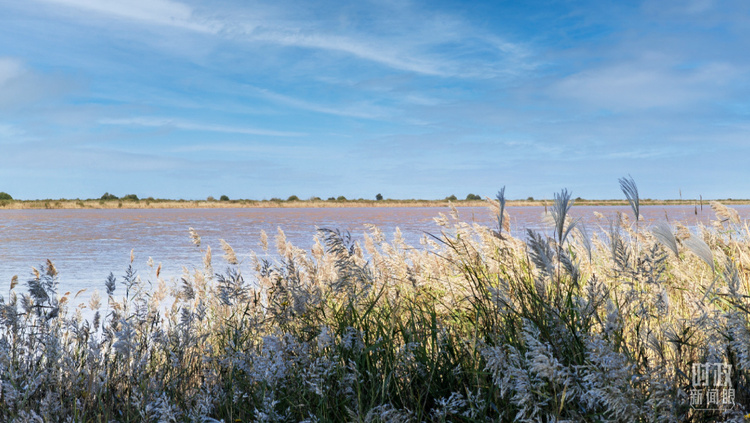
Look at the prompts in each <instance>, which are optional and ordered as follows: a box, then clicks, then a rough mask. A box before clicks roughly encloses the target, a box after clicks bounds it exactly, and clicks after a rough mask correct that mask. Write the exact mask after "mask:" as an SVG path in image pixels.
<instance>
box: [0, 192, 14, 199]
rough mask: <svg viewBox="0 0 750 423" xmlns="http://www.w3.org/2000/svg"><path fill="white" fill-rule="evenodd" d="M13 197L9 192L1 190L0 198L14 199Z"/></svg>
mask: <svg viewBox="0 0 750 423" xmlns="http://www.w3.org/2000/svg"><path fill="white" fill-rule="evenodd" d="M12 199H13V197H11V196H10V194H8V193H7V192H0V200H12Z"/></svg>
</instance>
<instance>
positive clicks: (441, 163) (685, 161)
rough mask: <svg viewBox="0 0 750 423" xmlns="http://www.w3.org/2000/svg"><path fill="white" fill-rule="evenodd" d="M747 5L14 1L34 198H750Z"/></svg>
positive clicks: (22, 155) (21, 153)
mask: <svg viewBox="0 0 750 423" xmlns="http://www.w3.org/2000/svg"><path fill="white" fill-rule="evenodd" d="M749 51H750V3H749V2H746V1H744V0H738V1H732V0H726V1H711V0H679V1H678V0H646V1H641V2H638V1H624V2H623V1H608V0H595V1H575V2H573V1H553V0H552V1H527V2H518V1H503V0H499V1H477V2H463V1H424V2H418V1H401V0H398V1H394V0H383V1H379V0H376V1H369V0H358V1H351V2H345V1H330V2H329V1H312V2H311V1H288V0H280V1H268V2H258V1H254V0H237V1H232V0H217V1H205V0H204V1H192V0H184V1H177V0H26V1H12V0H11V1H0V191H4V192H7V193H9V194H11V195H12V196H13V197H14V198H17V199H42V198H99V197H100V196H101V195H102V194H104V193H105V192H109V193H113V194H115V195H118V196H123V195H126V194H136V195H138V196H139V197H141V198H145V197H156V198H184V199H204V198H206V197H208V196H214V197H216V198H218V197H219V196H220V195H227V196H229V197H230V198H233V199H235V198H249V199H258V200H261V199H270V198H273V197H278V198H287V197H288V196H291V195H297V196H298V197H300V198H303V199H304V198H309V197H312V196H318V197H322V198H328V197H331V196H333V197H338V196H339V195H344V196H346V197H347V198H374V197H375V195H376V194H378V193H381V194H382V195H383V196H384V197H386V198H424V199H442V198H444V197H447V196H450V195H456V196H457V197H459V198H463V197H465V196H466V195H467V194H469V193H475V194H479V195H482V196H490V197H491V196H493V195H494V194H495V193H496V192H497V191H498V190H499V189H500V188H501V187H503V186H506V195H507V196H508V197H509V198H527V197H529V196H532V197H535V198H551V197H552V195H553V193H555V192H559V191H560V190H561V189H563V188H567V189H569V190H570V191H572V193H573V196H574V197H583V198H592V199H594V198H596V199H607V198H623V194H622V193H621V192H620V189H619V185H618V178H620V177H624V176H627V175H631V176H632V177H633V178H634V180H635V181H636V183H637V184H638V188H639V191H640V195H641V197H642V198H655V199H656V198H662V199H664V198H680V196H682V197H683V198H698V197H699V196H702V197H703V198H750V163H748V161H749V159H750V139H749V136H748V135H750V54H748V52H749Z"/></svg>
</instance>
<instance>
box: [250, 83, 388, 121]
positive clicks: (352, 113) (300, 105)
mask: <svg viewBox="0 0 750 423" xmlns="http://www.w3.org/2000/svg"><path fill="white" fill-rule="evenodd" d="M247 88H250V90H251V91H253V92H255V93H257V94H259V95H260V96H262V97H264V98H267V99H268V100H271V101H273V102H276V103H279V104H283V105H287V106H291V107H294V108H297V109H302V110H309V111H312V112H317V113H324V114H330V115H336V116H348V117H356V118H364V119H379V118H383V117H385V116H388V115H390V114H392V112H391V111H390V110H388V109H385V108H382V107H377V106H373V105H370V104H358V105H350V106H348V107H346V108H335V107H328V106H324V105H321V104H317V103H313V102H311V101H306V100H301V99H298V98H294V97H290V96H287V95H284V94H279V93H276V92H273V91H270V90H267V89H264V88H257V87H251V86H247Z"/></svg>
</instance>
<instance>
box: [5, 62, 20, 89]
mask: <svg viewBox="0 0 750 423" xmlns="http://www.w3.org/2000/svg"><path fill="white" fill-rule="evenodd" d="M22 74H23V66H22V65H21V62H20V61H19V60H17V59H13V58H10V57H0V87H3V86H4V85H6V84H7V83H9V82H10V81H11V80H12V79H15V78H18V77H19V76H21V75H22Z"/></svg>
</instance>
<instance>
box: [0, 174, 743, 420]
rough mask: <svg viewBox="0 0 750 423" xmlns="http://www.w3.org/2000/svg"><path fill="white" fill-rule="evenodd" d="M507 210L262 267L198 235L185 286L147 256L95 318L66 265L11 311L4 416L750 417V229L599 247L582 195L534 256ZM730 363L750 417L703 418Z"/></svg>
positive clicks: (638, 235) (39, 273)
mask: <svg viewBox="0 0 750 423" xmlns="http://www.w3.org/2000/svg"><path fill="white" fill-rule="evenodd" d="M626 182H627V183H626V184H624V187H623V189H625V188H627V189H628V190H629V191H628V192H626V194H627V197H628V199H629V200H630V201H631V203H632V204H633V205H634V207H633V209H634V214H635V216H637V215H638V213H639V211H638V208H637V207H636V203H634V202H635V201H637V190H634V188H635V184H634V183H633V182H632V179H630V180H628V181H626ZM629 193H630V194H629ZM633 193H635V194H634V195H631V194H633ZM504 205H505V199H504V190H501V191H500V192H499V193H498V198H497V201H495V200H492V201H490V206H491V207H493V208H494V210H495V212H496V213H497V214H498V225H499V227H498V228H488V227H484V226H481V225H478V224H467V223H465V222H462V221H461V220H460V219H458V211H457V210H456V209H455V208H453V209H452V210H451V213H450V214H449V215H442V214H441V215H440V216H438V217H437V218H436V222H437V225H438V227H437V228H438V229H437V230H436V234H435V235H432V236H425V237H424V238H423V240H422V244H423V245H421V246H419V247H417V248H413V247H412V246H409V245H406V244H405V242H404V241H403V238H402V237H401V235H400V233H399V232H396V234H395V235H394V237H393V238H392V239H391V240H387V239H386V236H385V235H384V234H382V233H381V232H380V231H379V229H378V228H375V227H373V228H371V229H370V231H369V233H367V234H366V235H365V236H364V240H363V241H362V242H355V241H354V240H353V239H352V238H351V237H350V236H349V235H348V234H346V233H341V232H338V231H335V230H322V231H320V232H319V233H318V235H317V236H316V239H315V242H316V243H315V246H314V247H313V248H311V250H310V251H305V250H302V249H299V248H297V247H295V246H294V245H291V244H290V243H289V242H288V241H287V240H286V238H285V236H284V233H283V232H282V231H281V230H279V233H278V234H277V236H276V242H275V247H276V256H277V257H278V259H276V260H269V259H263V258H261V257H258V256H256V255H254V254H253V255H252V258H251V259H250V261H251V262H250V263H241V262H239V261H238V255H237V254H235V252H234V250H233V249H232V247H231V246H229V245H228V244H227V243H226V242H223V241H222V242H221V247H222V250H223V253H224V257H223V259H222V260H215V259H214V258H213V255H212V252H211V249H210V247H207V246H202V245H201V242H200V237H199V235H198V233H197V232H196V231H194V230H192V228H191V230H190V236H191V238H192V239H193V241H194V243H195V248H199V249H201V251H202V253H203V255H204V260H203V262H202V263H200V264H198V265H196V267H195V268H193V269H185V271H184V274H183V276H182V278H181V279H180V280H179V281H173V282H172V283H167V282H166V281H164V280H162V279H161V277H160V268H157V269H153V268H151V269H150V270H149V271H148V272H147V273H148V275H144V276H143V277H142V276H139V275H138V274H137V273H136V271H135V269H134V267H133V264H132V259H131V264H130V265H129V266H128V267H127V269H126V271H125V272H124V275H123V276H121V277H115V276H114V275H110V276H109V277H108V278H107V279H106V281H105V283H104V286H103V289H104V291H103V294H102V295H101V296H100V295H99V294H94V295H92V297H91V300H90V301H89V302H88V303H87V304H82V305H74V302H75V298H74V297H73V296H72V295H71V294H70V293H64V294H60V293H59V292H58V291H57V290H58V288H59V286H58V274H57V270H56V269H55V267H54V265H53V264H52V263H51V262H47V263H45V264H44V265H43V266H41V267H40V268H39V270H35V271H34V274H33V276H32V277H31V278H30V280H29V281H27V282H26V284H25V288H26V290H25V292H23V293H22V292H21V291H22V290H21V289H19V288H20V287H19V286H17V285H18V284H17V281H13V282H12V284H11V286H10V290H9V291H8V294H7V296H3V297H0V383H1V387H2V390H1V391H0V421H8V422H13V421H18V422H26V421H44V422H49V421H75V422H78V421H86V422H88V421H92V422H109V421H119V422H133V421H165V422H170V421H173V422H178V421H179V422H181V421H217V420H221V421H224V422H238V421H242V422H246V421H307V422H324V421H332V422H333V421H357V422H411V421H414V422H421V421H434V422H442V421H465V422H475V421H543V422H552V421H586V422H601V421H623V422H626V421H627V422H630V421H641V422H645V421H660V422H661V421H670V422H677V421H689V422H703V421H716V420H727V421H729V420H733V421H741V420H742V419H743V414H744V413H747V409H748V404H749V403H750V392H748V388H749V387H750V385H749V384H748V383H749V382H750V380H749V379H748V378H749V377H750V323H749V321H748V317H749V316H750V301H748V298H750V297H749V296H748V295H749V294H750V292H748V289H749V288H750V287H749V286H748V278H749V277H750V229H748V227H747V225H745V224H743V223H742V222H741V221H740V220H739V219H734V218H731V219H730V218H727V219H723V220H717V221H716V222H714V224H713V227H712V228H704V227H701V228H698V230H697V231H696V232H693V233H691V232H690V231H688V230H687V229H686V228H685V227H684V226H681V225H679V224H678V226H677V227H672V226H670V225H669V224H668V223H665V222H661V223H658V224H656V225H654V226H653V228H652V230H647V228H646V227H645V226H644V224H643V223H640V224H638V225H640V228H638V227H637V226H636V225H637V221H633V222H631V221H630V219H629V217H628V216H616V217H614V218H613V219H611V221H610V222H604V221H602V222H601V225H602V227H605V226H608V227H609V229H608V230H606V231H605V230H604V229H602V230H599V231H592V230H587V229H586V228H584V227H583V226H580V224H579V223H578V222H577V221H573V220H571V219H570V216H569V215H568V212H569V209H570V206H571V205H572V201H571V195H570V193H569V192H568V191H565V190H564V191H562V192H561V193H560V194H558V195H556V196H555V204H554V206H553V207H552V213H551V222H550V223H551V226H550V230H549V233H536V232H532V231H528V232H527V234H526V236H525V238H524V239H520V238H517V237H513V236H512V234H511V232H510V231H509V228H508V223H509V220H508V217H507V216H506V214H507V213H508V211H507V209H505V206H504ZM714 207H715V209H716V210H717V212H718V214H719V215H720V216H730V217H732V216H734V214H733V213H732V212H731V209H728V208H726V207H724V206H721V205H718V204H717V205H715V206H714ZM590 233H593V234H594V235H593V236H590V235H589V234H590ZM261 241H262V245H263V248H264V249H267V248H269V246H268V240H267V237H266V236H265V234H264V236H263V238H262V240H261ZM241 256H242V255H240V257H241ZM219 261H220V262H219ZM248 264H249V265H250V266H249V267H251V268H252V272H249V273H250V274H249V275H245V274H243V273H242V271H241V269H246V268H248ZM84 314H85V315H87V316H90V318H86V319H84V318H83V315H84ZM714 362H723V363H728V364H731V365H732V366H733V377H732V384H733V385H732V387H733V388H734V389H735V392H736V398H735V402H736V404H737V406H736V407H734V408H724V409H721V410H714V411H697V410H694V409H692V408H691V407H690V403H689V391H690V389H691V375H690V369H691V366H692V364H693V363H714Z"/></svg>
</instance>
